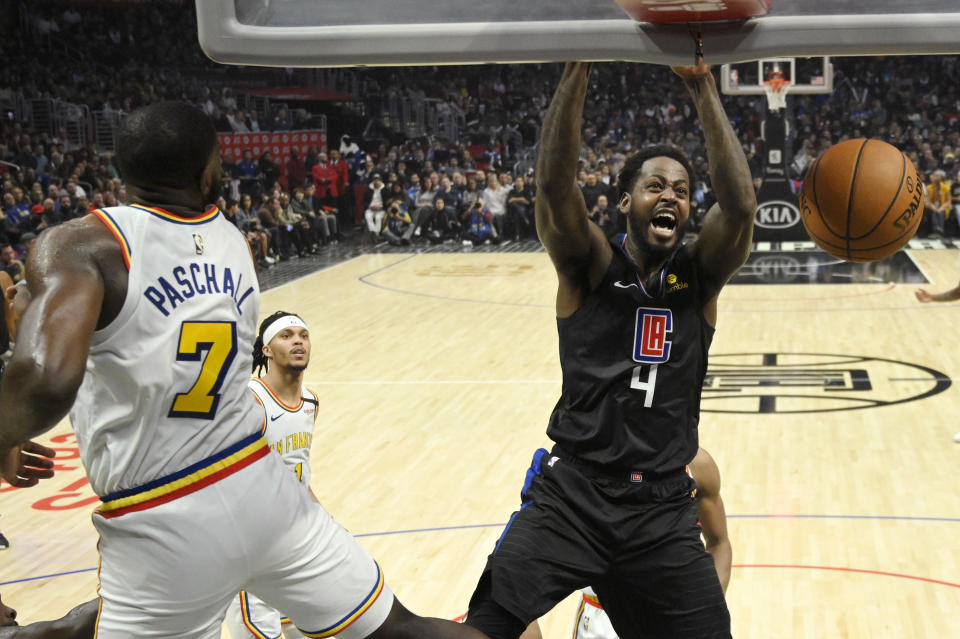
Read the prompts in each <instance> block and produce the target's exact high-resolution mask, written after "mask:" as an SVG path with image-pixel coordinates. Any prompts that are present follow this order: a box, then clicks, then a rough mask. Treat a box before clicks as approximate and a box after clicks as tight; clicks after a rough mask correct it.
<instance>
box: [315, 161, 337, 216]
mask: <svg viewBox="0 0 960 639" xmlns="http://www.w3.org/2000/svg"><path fill="white" fill-rule="evenodd" d="M311 172H312V174H313V186H314V187H315V188H316V190H317V191H316V195H315V196H314V197H317V198H319V199H320V203H321V205H323V206H327V207H331V208H333V209H334V210H336V208H337V197H338V195H339V193H340V192H339V190H338V189H339V181H340V176H339V174H338V173H337V169H336V168H334V167H333V165H332V164H330V162H329V161H327V154H326V153H323V152H320V153H318V154H317V163H316V164H314V165H313V168H312V169H311Z"/></svg>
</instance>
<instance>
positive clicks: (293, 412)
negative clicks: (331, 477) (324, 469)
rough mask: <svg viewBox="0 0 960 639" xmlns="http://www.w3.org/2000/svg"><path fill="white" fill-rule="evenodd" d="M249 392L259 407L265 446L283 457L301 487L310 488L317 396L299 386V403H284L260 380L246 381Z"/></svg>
mask: <svg viewBox="0 0 960 639" xmlns="http://www.w3.org/2000/svg"><path fill="white" fill-rule="evenodd" d="M250 390H252V391H253V394H254V396H255V397H256V399H257V402H258V403H259V404H260V405H261V406H263V413H264V421H265V425H264V431H263V436H264V437H265V438H266V440H267V445H268V446H269V447H270V448H271V449H272V450H273V451H274V452H276V453H279V454H280V457H282V458H283V463H284V464H286V465H287V466H288V467H289V468H290V469H291V470H293V472H295V473H296V474H297V479H298V480H299V481H300V483H301V484H303V485H304V486H309V485H310V444H311V443H312V442H313V425H314V423H315V422H316V420H317V408H318V403H317V402H318V400H319V397H318V396H317V394H316V393H314V392H312V391H311V390H309V389H308V388H307V387H306V386H301V387H300V401H299V402H298V403H297V404H296V405H295V406H289V405H287V404H284V403H283V402H282V401H281V400H280V398H279V397H277V395H276V393H274V392H273V389H272V388H270V387H269V386H267V383H266V382H265V381H263V379H261V378H256V379H251V380H250Z"/></svg>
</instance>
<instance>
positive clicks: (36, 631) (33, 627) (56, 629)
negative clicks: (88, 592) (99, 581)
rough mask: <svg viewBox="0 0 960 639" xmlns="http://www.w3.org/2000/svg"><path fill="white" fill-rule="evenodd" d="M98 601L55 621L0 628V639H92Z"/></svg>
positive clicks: (90, 602) (88, 603)
mask: <svg viewBox="0 0 960 639" xmlns="http://www.w3.org/2000/svg"><path fill="white" fill-rule="evenodd" d="M99 612H100V599H93V600H91V601H88V602H86V603H82V604H80V605H79V606H77V607H76V608H74V609H73V610H71V611H70V612H68V613H67V614H66V615H64V616H63V617H62V618H60V619H57V620H56V621H39V622H37V623H32V624H30V625H27V626H10V627H7V628H0V639H93V636H94V632H95V630H96V625H97V615H98V614H99Z"/></svg>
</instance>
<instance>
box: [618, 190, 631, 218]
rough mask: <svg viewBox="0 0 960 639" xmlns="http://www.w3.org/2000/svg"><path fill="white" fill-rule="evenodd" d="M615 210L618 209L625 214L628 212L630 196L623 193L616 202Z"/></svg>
mask: <svg viewBox="0 0 960 639" xmlns="http://www.w3.org/2000/svg"><path fill="white" fill-rule="evenodd" d="M617 208H618V209H620V212H621V213H624V214H625V213H627V212H628V211H629V210H630V194H629V193H624V194H623V195H621V196H620V201H619V202H617Z"/></svg>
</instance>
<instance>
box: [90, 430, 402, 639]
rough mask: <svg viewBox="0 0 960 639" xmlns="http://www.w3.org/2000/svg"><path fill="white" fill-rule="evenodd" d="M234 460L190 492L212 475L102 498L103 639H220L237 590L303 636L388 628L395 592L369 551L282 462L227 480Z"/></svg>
mask: <svg viewBox="0 0 960 639" xmlns="http://www.w3.org/2000/svg"><path fill="white" fill-rule="evenodd" d="M259 441H263V440H262V439H261V440H259ZM256 447H257V448H258V450H259V443H257V444H256ZM263 447H266V442H265V441H263ZM258 454H260V453H258ZM236 457H237V456H236V455H231V457H229V458H227V459H225V460H223V461H224V462H229V463H226V464H224V463H220V464H219V466H218V467H213V466H211V468H214V469H215V470H216V473H217V474H216V476H218V477H222V478H221V479H219V480H218V481H215V482H214V483H210V484H208V485H206V486H205V487H203V488H200V489H196V490H195V491H194V492H190V491H189V486H190V485H191V481H192V480H193V478H194V477H195V476H199V477H201V480H199V481H200V483H205V481H209V476H210V474H211V471H210V470H207V469H206V468H201V469H200V470H199V471H197V470H196V469H197V466H194V467H191V468H190V469H188V470H190V471H191V472H190V474H189V475H185V476H176V477H171V478H167V479H170V481H169V482H167V483H164V482H152V483H151V484H150V485H149V486H148V487H147V488H149V491H143V492H136V491H126V493H124V494H120V495H115V496H111V497H115V499H112V500H108V499H105V502H104V505H103V507H102V509H101V510H100V511H97V513H95V514H94V517H93V522H94V525H95V526H96V528H97V530H98V532H99V533H100V543H99V544H98V545H99V550H100V561H101V565H100V597H101V598H102V599H103V606H102V610H101V613H100V616H99V618H98V620H97V639H121V638H123V639H127V638H129V637H170V638H174V637H177V638H184V639H201V638H203V639H206V638H211V639H214V638H218V637H220V624H221V621H222V620H223V618H224V615H225V613H226V611H227V607H228V606H229V605H230V602H231V600H233V599H234V598H235V597H236V596H237V593H238V592H239V591H240V590H247V591H249V592H250V593H253V594H255V595H256V596H257V597H259V598H260V599H262V600H263V601H265V602H267V603H268V604H269V605H270V606H272V607H273V608H276V609H277V610H282V611H283V613H284V615H286V616H287V617H289V618H290V619H291V620H292V621H293V622H294V623H295V624H296V626H297V627H298V628H299V629H300V630H301V631H302V632H303V634H304V635H305V636H307V637H331V636H333V635H337V636H338V637H340V638H341V639H359V638H362V637H366V636H367V635H369V634H371V633H372V632H373V631H375V630H376V629H377V628H379V627H380V625H381V624H382V623H383V622H384V620H385V619H386V617H387V614H388V613H389V612H390V609H391V607H392V606H393V601H394V597H393V593H392V592H391V591H390V589H389V588H388V587H387V586H386V584H385V581H384V578H383V574H382V573H381V571H380V566H379V565H378V564H377V563H376V562H375V561H374V560H373V558H372V557H370V555H369V554H368V553H367V552H366V550H364V549H363V548H362V547H361V546H360V545H359V544H358V543H357V542H356V540H355V539H354V538H353V537H352V536H351V535H350V533H348V532H347V531H346V530H344V529H343V528H342V527H341V526H340V525H339V524H337V522H336V521H334V520H333V518H332V517H331V516H330V515H329V514H328V513H327V512H326V510H324V509H323V507H321V506H320V505H319V504H317V503H315V502H314V501H313V500H311V499H310V495H309V494H308V493H307V491H305V490H304V489H303V486H301V485H300V484H299V483H298V482H297V479H296V477H295V476H294V475H293V474H292V473H290V472H289V470H288V469H287V468H286V467H285V466H284V464H283V461H282V460H281V459H280V456H279V455H273V454H266V455H264V456H263V457H260V458H259V459H257V460H256V461H253V462H252V463H250V464H249V465H247V466H245V467H243V468H242V469H240V470H236V471H235V472H232V474H229V473H230V471H231V470H233V468H232V466H239V465H240V464H239V463H237V462H236ZM241 457H242V455H241ZM198 466H199V465H198ZM224 467H225V468H224ZM179 475H183V473H181V474H179ZM224 475H226V476H224ZM203 478H206V479H205V480H204V479H203ZM194 485H195V484H194ZM184 486H187V488H186V489H185V488H184ZM130 492H135V494H134V495H132V496H131V495H129V493H130ZM184 493H186V494H184ZM138 500H140V502H139V503H138Z"/></svg>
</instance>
